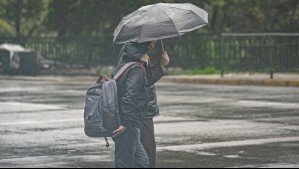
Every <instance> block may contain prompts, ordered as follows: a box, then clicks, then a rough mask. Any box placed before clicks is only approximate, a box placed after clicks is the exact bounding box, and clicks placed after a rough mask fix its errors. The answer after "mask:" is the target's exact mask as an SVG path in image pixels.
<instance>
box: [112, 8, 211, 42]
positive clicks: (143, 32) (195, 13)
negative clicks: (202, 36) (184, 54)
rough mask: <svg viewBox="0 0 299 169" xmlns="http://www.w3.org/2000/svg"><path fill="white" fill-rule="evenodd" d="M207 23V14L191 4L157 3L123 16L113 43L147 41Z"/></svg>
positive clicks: (191, 29)
mask: <svg viewBox="0 0 299 169" xmlns="http://www.w3.org/2000/svg"><path fill="white" fill-rule="evenodd" d="M207 24H208V13H207V12H206V11H204V10H203V9H201V8H199V7H197V6H195V5H193V4H190V3H158V4H153V5H147V6H143V7H141V8H139V9H138V10H136V11H134V12H132V13H131V14H129V15H127V16H126V17H124V18H123V19H122V20H121V22H120V23H119V24H118V26H117V28H116V29H115V31H114V33H113V43H117V44H121V43H126V42H138V43H142V42H147V41H155V40H160V39H161V40H162V39H165V38H171V37H177V36H181V35H183V34H185V33H187V32H190V31H193V30H195V29H198V28H200V27H202V26H205V25H207Z"/></svg>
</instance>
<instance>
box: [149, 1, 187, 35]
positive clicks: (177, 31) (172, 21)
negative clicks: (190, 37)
mask: <svg viewBox="0 0 299 169" xmlns="http://www.w3.org/2000/svg"><path fill="white" fill-rule="evenodd" d="M155 6H157V7H158V8H159V9H160V10H161V11H162V12H163V13H164V14H165V15H166V16H167V17H168V18H170V19H171V20H172V23H173V25H174V27H175V29H176V30H177V32H178V35H179V36H181V35H180V32H179V30H178V28H177V27H176V25H175V23H174V21H173V19H172V18H171V17H170V16H168V15H167V13H166V12H165V11H163V10H162V9H161V8H160V7H159V6H158V5H155Z"/></svg>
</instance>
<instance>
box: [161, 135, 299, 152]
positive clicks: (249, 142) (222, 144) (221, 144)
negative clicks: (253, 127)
mask: <svg viewBox="0 0 299 169" xmlns="http://www.w3.org/2000/svg"><path fill="white" fill-rule="evenodd" d="M295 141H296V142H297V141H299V137H281V138H267V139H249V140H241V141H227V142H216V143H203V144H191V145H178V146H165V147H158V148H157V149H158V150H159V151H164V150H169V151H190V150H207V149H214V148H225V147H239V146H251V145H263V144H270V143H283V142H295Z"/></svg>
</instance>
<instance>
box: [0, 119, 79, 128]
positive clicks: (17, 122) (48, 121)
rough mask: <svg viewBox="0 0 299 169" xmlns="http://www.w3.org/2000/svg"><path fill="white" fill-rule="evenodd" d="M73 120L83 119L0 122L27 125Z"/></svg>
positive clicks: (7, 124) (5, 124)
mask: <svg viewBox="0 0 299 169" xmlns="http://www.w3.org/2000/svg"><path fill="white" fill-rule="evenodd" d="M75 121H83V119H61V120H46V121H14V122H5V123H0V125H2V126H10V125H23V124H25V125H27V124H41V123H61V122H75Z"/></svg>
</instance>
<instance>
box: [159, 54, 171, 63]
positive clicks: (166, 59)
mask: <svg viewBox="0 0 299 169" xmlns="http://www.w3.org/2000/svg"><path fill="white" fill-rule="evenodd" d="M160 63H161V65H162V66H167V65H168V64H169V56H168V54H167V52H166V51H163V53H162V55H161V61H160Z"/></svg>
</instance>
